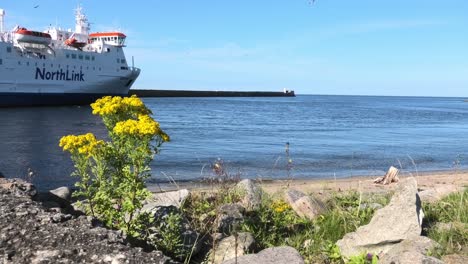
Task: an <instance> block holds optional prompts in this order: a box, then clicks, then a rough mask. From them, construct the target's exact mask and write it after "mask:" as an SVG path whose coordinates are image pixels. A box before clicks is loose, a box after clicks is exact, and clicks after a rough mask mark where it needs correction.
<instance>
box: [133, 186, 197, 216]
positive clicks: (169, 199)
mask: <svg viewBox="0 0 468 264" xmlns="http://www.w3.org/2000/svg"><path fill="white" fill-rule="evenodd" d="M189 196H190V191H189V190H187V189H182V190H178V191H172V192H162V193H154V194H153V196H152V197H151V198H149V199H148V201H147V203H146V204H145V205H144V206H143V209H142V210H143V211H145V210H147V209H151V208H154V207H157V206H175V207H177V208H180V207H181V206H182V204H183V203H184V202H185V200H186V199H187V198H188V197H189Z"/></svg>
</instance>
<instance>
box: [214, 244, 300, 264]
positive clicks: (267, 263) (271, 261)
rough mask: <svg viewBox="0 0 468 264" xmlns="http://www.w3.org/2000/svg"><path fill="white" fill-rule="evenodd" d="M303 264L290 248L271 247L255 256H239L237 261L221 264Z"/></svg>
mask: <svg viewBox="0 0 468 264" xmlns="http://www.w3.org/2000/svg"><path fill="white" fill-rule="evenodd" d="M235 263H237V264H258V263H262V264H293V263H294V264H303V263H304V259H303V258H302V256H301V254H299V252H298V251H297V250H296V249H294V248H292V247H287V246H283V247H272V248H267V249H264V250H262V251H260V252H258V253H257V254H250V255H244V256H240V257H238V258H237V259H236V258H234V259H230V260H227V261H224V262H223V264H235Z"/></svg>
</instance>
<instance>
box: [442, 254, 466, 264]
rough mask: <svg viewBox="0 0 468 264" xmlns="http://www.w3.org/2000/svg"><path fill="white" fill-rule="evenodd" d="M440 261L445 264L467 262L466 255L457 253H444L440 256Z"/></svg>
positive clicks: (463, 263) (462, 263)
mask: <svg viewBox="0 0 468 264" xmlns="http://www.w3.org/2000/svg"><path fill="white" fill-rule="evenodd" d="M442 261H443V262H444V263H445V264H466V263H468V256H467V255H458V254H451V255H445V256H443V257H442Z"/></svg>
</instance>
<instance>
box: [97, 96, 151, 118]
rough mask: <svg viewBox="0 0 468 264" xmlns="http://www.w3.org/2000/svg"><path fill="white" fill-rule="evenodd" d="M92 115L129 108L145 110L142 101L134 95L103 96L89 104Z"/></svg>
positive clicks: (111, 112)
mask: <svg viewBox="0 0 468 264" xmlns="http://www.w3.org/2000/svg"><path fill="white" fill-rule="evenodd" d="M91 108H93V114H94V115H109V114H115V113H117V112H119V111H121V110H122V111H126V110H128V109H129V108H130V109H133V110H136V111H137V112H146V107H145V105H144V103H143V102H142V101H141V100H140V98H138V97H137V96H136V95H132V96H131V97H123V98H122V97H120V96H104V97H103V98H100V99H98V100H96V102H94V103H92V104H91Z"/></svg>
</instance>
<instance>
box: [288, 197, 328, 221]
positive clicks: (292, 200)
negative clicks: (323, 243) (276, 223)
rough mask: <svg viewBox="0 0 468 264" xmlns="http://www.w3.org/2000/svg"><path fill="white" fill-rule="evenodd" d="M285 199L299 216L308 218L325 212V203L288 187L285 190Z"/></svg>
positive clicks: (311, 218) (313, 217)
mask: <svg viewBox="0 0 468 264" xmlns="http://www.w3.org/2000/svg"><path fill="white" fill-rule="evenodd" d="M285 197H286V201H288V203H289V205H290V206H291V207H292V209H293V210H294V212H296V214H297V215H299V216H300V217H305V218H308V219H310V220H313V219H315V218H316V217H317V216H319V215H320V214H322V213H324V212H325V204H324V203H323V202H322V201H320V200H318V199H315V198H313V197H310V196H308V195H306V194H305V193H303V192H300V191H297V190H293V189H289V190H287V191H286V192H285Z"/></svg>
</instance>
